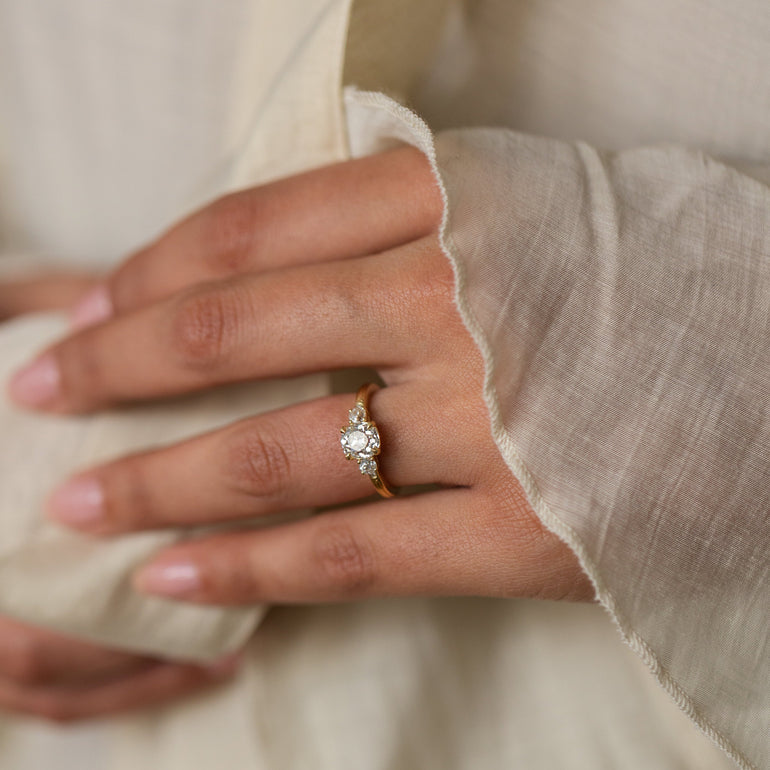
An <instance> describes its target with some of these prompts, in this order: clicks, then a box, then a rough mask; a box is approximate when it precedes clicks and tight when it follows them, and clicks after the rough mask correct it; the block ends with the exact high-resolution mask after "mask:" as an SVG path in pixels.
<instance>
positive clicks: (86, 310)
mask: <svg viewBox="0 0 770 770" xmlns="http://www.w3.org/2000/svg"><path fill="white" fill-rule="evenodd" d="M111 315H112V300H111V299H110V292H109V290H108V289H107V287H106V286H105V285H104V284H100V285H99V286H97V287H96V288H94V289H91V291H89V292H88V293H87V294H86V295H85V296H84V297H83V298H82V299H81V300H80V302H78V303H77V304H76V305H75V307H73V308H72V310H71V311H70V326H71V327H72V328H73V329H83V328H85V327H86V326H93V325H94V324H98V323H101V322H102V321H106V320H107V319H108V318H109V317H110V316H111Z"/></svg>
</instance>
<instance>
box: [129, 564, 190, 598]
mask: <svg viewBox="0 0 770 770" xmlns="http://www.w3.org/2000/svg"><path fill="white" fill-rule="evenodd" d="M200 585H201V579H200V572H199V571H198V567H197V566H196V565H195V564H193V563H192V562H189V561H177V562H165V563H162V562H161V563H158V564H150V565H148V566H147V567H144V568H143V569H142V570H141V571H140V572H139V573H138V574H137V576H136V586H137V588H138V589H139V590H140V591H144V592H145V593H148V594H160V595H161V596H187V595H188V594H191V593H193V592H195V591H197V590H198V588H200Z"/></svg>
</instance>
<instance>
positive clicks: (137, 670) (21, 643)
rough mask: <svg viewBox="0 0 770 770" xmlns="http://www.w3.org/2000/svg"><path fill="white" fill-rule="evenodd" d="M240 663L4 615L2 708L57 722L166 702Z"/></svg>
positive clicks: (0, 664) (213, 680)
mask: <svg viewBox="0 0 770 770" xmlns="http://www.w3.org/2000/svg"><path fill="white" fill-rule="evenodd" d="M236 666H237V659H236V658H232V657H231V658H228V659H225V660H222V661H220V662H219V663H218V664H215V665H213V666H206V667H202V666H193V665H189V664H181V663H170V662H166V661H160V660H157V659H153V658H149V657H145V656H140V655H131V654H129V653H125V652H118V651H116V650H108V649H105V648H102V647H99V646H97V645H94V644H89V643H87V642H81V641H77V640H75V639H70V638H68V637H66V636H62V635H60V634H56V633H53V632H51V631H46V630H44V629H39V628H34V627H32V626H28V625H25V624H23V623H18V622H16V621H14V620H9V619H8V618H2V617H0V708H2V709H4V710H6V711H12V712H16V713H20V714H27V715H31V716H37V717H42V718H44V719H48V720H51V721H54V722H72V721H75V720H79V719H88V718H91V717H103V716H108V715H110V714H116V713H122V712H125V711H129V710H132V709H137V708H145V707H147V706H152V705H158V704H161V703H165V702H167V701H170V700H173V699H175V698H180V697H183V696H186V695H189V694H191V693H194V692H198V691H199V690H202V689H204V688H206V687H210V686H211V685H213V684H216V683H218V682H221V681H223V680H224V679H226V678H228V677H229V676H231V675H232V673H233V672H234V671H235V668H236Z"/></svg>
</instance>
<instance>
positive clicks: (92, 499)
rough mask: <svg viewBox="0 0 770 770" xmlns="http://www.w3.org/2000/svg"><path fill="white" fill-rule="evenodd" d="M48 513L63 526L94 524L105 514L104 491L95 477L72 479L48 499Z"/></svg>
mask: <svg viewBox="0 0 770 770" xmlns="http://www.w3.org/2000/svg"><path fill="white" fill-rule="evenodd" d="M48 511H49V513H50V514H51V516H52V517H53V518H54V519H56V520H57V521H60V522H61V523H62V524H69V525H71V526H74V527H78V526H86V525H88V524H93V523H95V522H97V521H99V519H101V518H102V516H103V514H104V490H103V489H102V485H101V484H100V483H99V482H98V481H97V480H96V479H95V478H93V477H89V476H81V477H79V478H74V479H70V480H69V481H67V482H66V483H64V484H62V485H61V486H60V487H57V488H56V489H55V490H54V491H53V492H52V494H51V496H50V497H49V498H48Z"/></svg>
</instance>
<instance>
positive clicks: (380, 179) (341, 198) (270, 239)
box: [72, 147, 441, 327]
mask: <svg viewBox="0 0 770 770" xmlns="http://www.w3.org/2000/svg"><path fill="white" fill-rule="evenodd" d="M440 212H441V199H440V193H439V191H438V187H437V186H436V183H435V181H434V178H433V174H432V171H431V169H430V166H429V164H428V161H427V160H426V158H425V157H424V155H423V154H422V153H421V152H420V151H419V150H416V149H415V148H413V147H399V148H397V149H394V150H389V151H387V152H384V153H380V154H377V155H372V156H368V157H365V158H361V159H357V160H351V161H345V162H342V163H337V164H334V165H331V166H325V167H322V168H318V169H314V170H312V171H308V172H305V173H303V174H298V175H296V176H292V177H288V178H286V179H280V180H278V181H276V182H272V183H270V184H266V185H261V186H259V187H253V188H250V189H247V190H242V191H239V192H235V193H232V194H230V195H226V196H225V197H223V198H220V199H219V200H217V201H215V202H213V203H212V204H210V205H208V206H206V207H204V208H202V209H200V210H199V211H196V212H195V213H193V214H192V215H190V216H189V217H187V218H186V219H184V220H182V222H180V223H179V224H178V225H176V226H175V227H173V228H171V229H170V230H168V231H167V232H166V233H164V234H163V235H162V236H161V237H160V238H159V239H158V240H157V241H155V242H154V243H152V244H150V245H149V246H147V247H146V248H143V249H141V250H140V251H138V252H136V253H135V254H134V255H133V256H132V257H130V258H129V259H128V260H126V261H125V262H124V263H123V264H122V265H121V266H120V267H119V268H118V269H117V270H116V271H115V272H114V273H113V274H112V275H111V276H110V277H109V278H108V279H107V281H106V283H104V284H102V285H100V286H99V287H97V288H96V289H95V290H94V291H92V292H90V293H89V295H88V296H87V297H85V298H84V299H83V300H81V302H80V303H79V304H78V305H77V306H76V308H75V309H74V310H73V313H72V320H73V324H74V325H75V326H76V327H81V326H86V325H90V324H91V323H95V322H97V321H103V320H105V319H106V318H108V317H109V316H110V315H114V314H116V313H123V312H125V311H128V310H132V309H134V308H137V307H140V306H142V305H146V304H148V303H150V302H153V301H155V300H158V299H161V298H163V297H166V296H169V295H170V294H172V293H174V292H176V291H178V290H180V289H183V288H186V287H188V286H191V285H193V284H196V283H201V282H205V281H211V280H218V279H222V278H227V277H229V276H232V275H237V274H242V273H248V272H263V271H266V270H272V269H275V268H279V267H290V266H296V265H307V264H311V263H313V262H324V261H327V260H329V259H346V258H350V257H357V256H363V255H365V254H376V253H378V252H380V251H384V250H386V249H390V248H393V247H395V246H400V245H402V244H405V243H408V242H410V241H413V240H417V239H419V238H421V237H423V236H425V235H428V234H429V233H430V232H432V230H433V229H435V227H436V224H437V223H438V220H439V218H440Z"/></svg>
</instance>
